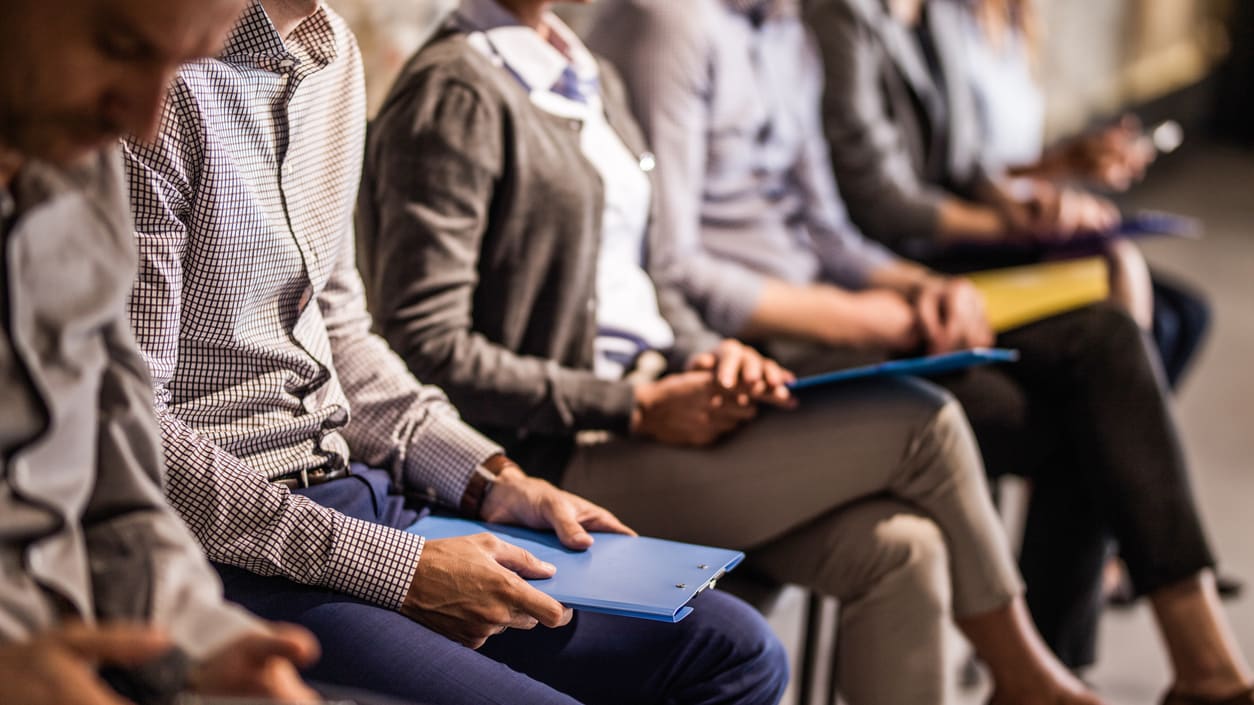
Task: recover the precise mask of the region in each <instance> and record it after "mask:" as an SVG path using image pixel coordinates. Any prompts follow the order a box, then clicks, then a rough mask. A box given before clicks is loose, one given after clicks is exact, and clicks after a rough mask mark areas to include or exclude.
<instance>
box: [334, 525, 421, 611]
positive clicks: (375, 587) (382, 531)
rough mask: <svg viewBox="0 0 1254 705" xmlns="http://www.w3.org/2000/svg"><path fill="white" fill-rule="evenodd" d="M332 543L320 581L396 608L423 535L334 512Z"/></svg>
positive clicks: (414, 567)
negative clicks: (323, 576) (329, 558)
mask: <svg viewBox="0 0 1254 705" xmlns="http://www.w3.org/2000/svg"><path fill="white" fill-rule="evenodd" d="M336 520H337V526H336V528H335V539H334V540H335V545H334V546H333V547H332V549H331V560H330V562H329V563H328V565H327V569H326V572H325V573H324V575H325V579H324V581H323V583H324V585H325V586H326V587H328V588H330V589H332V590H337V591H339V592H343V593H347V594H349V595H352V596H353V597H356V598H359V599H362V600H365V601H367V602H370V603H373V604H376V605H379V606H381V607H386V608H387V609H390V610H399V609H400V608H401V604H402V603H403V602H404V601H405V595H407V594H408V593H409V586H410V584H411V583H413V581H414V571H415V570H417V568H418V561H419V559H421V558H422V549H423V546H424V545H426V539H425V538H423V537H421V536H418V535H416V534H410V533H406V532H404V531H401V530H399V529H393V528H392V527H390V526H385V525H383V524H374V523H371V522H368V521H362V520H360V519H354V518H352V517H347V516H344V515H342V514H337V517H336Z"/></svg>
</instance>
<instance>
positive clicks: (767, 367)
mask: <svg viewBox="0 0 1254 705" xmlns="http://www.w3.org/2000/svg"><path fill="white" fill-rule="evenodd" d="M762 378H763V380H765V381H766V386H767V387H770V388H775V387H780V386H783V385H785V384H788V375H787V374H785V372H784V368H783V367H780V364H779V363H778V362H776V361H774V360H772V359H770V358H769V357H768V358H763V360H762Z"/></svg>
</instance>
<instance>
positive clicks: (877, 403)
mask: <svg viewBox="0 0 1254 705" xmlns="http://www.w3.org/2000/svg"><path fill="white" fill-rule="evenodd" d="M800 401H801V404H800V406H799V408H798V409H796V410H793V411H778V410H764V411H763V413H762V414H761V416H759V417H758V418H757V419H755V420H753V421H751V422H749V423H748V424H746V425H745V426H744V427H743V428H741V429H739V430H738V431H737V432H735V433H733V434H731V435H730V436H729V437H727V438H725V439H723V440H722V441H720V442H719V443H718V444H716V445H715V446H713V447H709V448H681V447H673V446H665V445H662V444H658V443H654V442H650V441H645V440H640V439H633V438H623V437H610V438H608V439H605V440H602V441H600V442H596V443H590V444H580V445H579V447H578V448H577V449H576V451H575V453H574V456H573V457H572V459H571V462H570V463H569V465H568V467H567V470H566V474H565V477H564V481H563V485H564V486H565V487H566V489H569V490H570V491H572V492H576V493H578V494H581V495H583V496H586V497H588V498H589V499H592V500H593V501H596V502H599V503H601V504H603V505H605V506H606V507H608V508H610V509H611V510H612V511H614V512H615V513H616V514H617V515H618V516H619V517H620V518H621V519H623V520H624V521H625V522H627V523H628V524H629V525H631V526H632V527H633V528H635V529H636V530H638V531H640V532H641V533H644V534H648V535H653V536H661V537H665V538H671V539H676V540H683V541H692V542H696V543H706V544H713V545H719V546H728V547H732V548H737V549H741V550H744V551H746V552H747V553H748V556H749V558H748V561H749V563H750V564H751V565H753V566H754V567H755V568H756V569H758V570H760V571H762V572H764V573H766V574H767V575H769V576H770V577H772V578H773V579H775V580H778V581H781V582H789V583H796V584H799V585H803V586H806V587H808V588H811V589H813V590H816V591H819V592H821V593H824V594H827V595H832V596H834V597H836V598H838V599H839V600H840V602H841V610H840V615H841V616H840V627H839V628H840V639H839V644H840V646H839V649H840V651H839V655H838V673H837V677H838V678H839V682H840V685H841V691H842V693H843V695H844V697H845V699H846V700H847V701H848V702H849V703H850V704H851V705H872V704H886V705H891V704H896V703H902V704H905V703H910V704H911V705H918V704H919V703H940V702H943V701H944V699H945V698H946V697H947V695H948V694H949V693H950V692H952V690H953V689H952V688H950V687H949V685H950V684H949V679H950V678H951V677H952V674H951V673H949V672H948V671H949V670H950V669H949V668H948V667H947V662H946V658H945V657H946V654H945V651H944V643H945V639H944V638H943V629H944V625H945V622H946V620H947V618H948V616H949V614H950V613H951V612H952V613H953V614H956V615H958V616H966V615H974V614H980V613H984V612H988V611H991V610H994V609H996V608H999V607H1002V606H1004V605H1005V604H1006V603H1007V602H1009V601H1010V600H1011V599H1013V598H1014V597H1015V596H1017V595H1018V594H1020V592H1021V591H1022V584H1021V582H1020V580H1019V577H1018V573H1017V571H1016V569H1015V565H1014V560H1013V557H1012V556H1011V553H1010V549H1009V547H1008V545H1007V542H1006V539H1005V536H1004V535H1003V532H1002V530H1001V525H1000V523H999V521H998V518H997V515H996V512H995V510H994V508H993V506H992V504H991V502H990V499H989V494H988V488H987V485H986V481H985V478H984V469H983V466H982V465H981V462H980V457H979V452H978V449H977V447H976V445H975V442H974V439H973V437H972V434H971V430H970V428H969V426H968V425H967V422H966V419H965V417H964V416H963V414H962V411H961V408H960V407H959V406H958V405H957V403H956V402H954V401H953V400H952V399H951V398H950V397H948V396H947V395H946V394H945V393H944V392H942V391H940V390H938V389H937V388H935V387H933V386H931V385H929V384H927V383H924V382H919V381H916V380H873V381H869V382H860V383H853V384H845V385H838V386H833V387H829V388H825V389H819V390H813V391H812V392H810V393H808V394H805V395H804V396H802V397H801V398H800Z"/></svg>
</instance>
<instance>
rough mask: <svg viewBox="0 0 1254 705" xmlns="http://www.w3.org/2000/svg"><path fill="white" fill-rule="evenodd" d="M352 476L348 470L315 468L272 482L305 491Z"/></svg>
mask: <svg viewBox="0 0 1254 705" xmlns="http://www.w3.org/2000/svg"><path fill="white" fill-rule="evenodd" d="M350 474H351V473H350V472H349V471H348V468H314V469H312V470H301V471H300V474H299V475H290V476H288V477H280V478H278V479H276V480H272V482H274V484H276V485H283V486H285V487H287V488H288V489H293V490H303V489H305V488H306V487H313V486H314V485H321V484H323V483H326V482H330V481H332V480H338V479H340V478H343V477H348V476H349V475H350Z"/></svg>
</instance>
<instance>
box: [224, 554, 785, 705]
mask: <svg viewBox="0 0 1254 705" xmlns="http://www.w3.org/2000/svg"><path fill="white" fill-rule="evenodd" d="M217 567H218V571H219V573H220V574H221V575H222V577H223V583H224V585H225V587H226V594H227V597H228V598H229V599H231V600H233V601H236V602H238V603H240V604H242V605H243V606H244V607H246V608H247V609H249V610H251V611H253V612H255V613H257V614H259V615H260V616H262V617H264V618H266V619H271V620H277V621H285V622H293V623H296V624H300V625H302V626H304V627H305V628H307V629H309V630H310V631H312V632H313V633H314V635H315V636H316V637H317V638H318V640H319V642H320V643H321V644H322V651H323V653H322V658H321V659H320V660H319V662H318V663H317V664H315V665H314V666H313V667H311V668H310V669H309V670H308V671H307V676H308V677H309V678H310V679H311V680H314V681H319V682H325V683H330V684H333V685H338V686H347V687H351V688H358V689H361V690H366V691H371V692H377V693H382V694H384V695H388V696H392V697H397V698H405V699H408V700H412V701H415V702H422V703H425V704H428V705H445V704H447V705H463V704H464V705H478V704H482V705H489V704H492V705H497V704H499V705H506V704H509V705H531V704H533V703H534V704H536V705H541V704H543V705H550V704H552V705H574V704H575V703H578V702H589V703H623V704H624V705H626V704H627V703H647V702H662V701H664V700H665V699H666V697H668V696H673V695H675V694H676V691H680V692H682V693H683V700H684V701H685V702H711V703H713V702H746V703H752V702H762V703H768V702H774V700H773V699H771V698H769V697H767V696H765V695H764V693H768V692H772V691H775V690H778V691H780V692H782V689H783V685H784V683H785V682H786V680H787V674H786V672H781V673H780V674H778V678H779V681H778V684H777V687H776V686H774V685H769V684H765V685H764V684H763V683H761V682H758V681H756V680H755V679H754V676H756V675H758V674H755V673H746V675H747V676H749V680H747V681H746V682H737V681H736V680H734V679H709V680H703V679H702V678H701V674H710V673H715V672H729V671H735V668H736V666H737V665H738V664H740V663H743V662H745V661H747V660H751V659H754V658H757V657H758V656H759V655H760V653H761V652H763V651H766V652H771V651H773V650H776V649H778V648H779V646H778V644H777V643H776V642H774V641H773V640H772V639H771V638H770V636H769V632H767V631H766V630H764V629H762V628H761V626H760V625H761V621H760V617H758V616H757V614H756V613H754V612H753V611H752V609H751V608H750V607H749V606H748V605H745V604H744V603H742V602H740V601H739V600H736V599H734V598H731V597H729V596H727V595H724V594H722V593H718V592H716V591H713V592H708V593H704V594H702V595H699V596H698V597H697V599H696V600H695V601H694V603H693V606H694V607H695V608H696V609H695V610H694V611H693V613H692V614H691V615H690V616H689V617H688V618H687V619H685V620H684V621H682V622H680V623H678V624H666V623H661V622H652V621H648V620H639V619H630V618H625V617H612V616H608V615H600V614H594V613H586V612H578V613H576V615H575V617H574V619H573V620H572V621H571V623H570V624H569V625H567V626H565V627H562V628H559V629H546V628H544V627H538V628H536V629H534V630H530V631H514V630H510V631H507V632H505V633H504V634H502V635H499V636H496V637H493V638H492V639H489V640H488V643H487V644H486V645H485V646H484V647H483V648H481V649H480V650H478V651H474V650H471V649H469V648H466V647H464V646H462V645H461V644H458V643H456V642H453V641H451V640H449V639H447V638H445V637H444V636H442V635H440V634H437V633H435V632H433V631H431V630H430V629H427V628H426V627H424V626H422V625H420V624H417V623H415V622H413V621H411V620H409V619H408V618H406V617H404V616H403V615H401V614H400V613H398V612H394V611H392V610H388V609H384V608H382V607H378V606H376V605H371V604H368V603H365V602H362V601H361V600H357V599H356V598H353V597H350V596H348V595H344V594H342V593H337V592H334V591H330V590H325V589H321V588H313V587H308V586H303V585H298V584H296V583H293V582H291V581H289V580H286V579H283V578H277V577H263V576H258V575H255V574H253V573H249V572H246V571H243V570H241V569H238V568H232V567H225V566H217ZM776 660H777V661H778V662H779V663H780V664H781V665H782V663H783V659H782V656H778V657H777V658H776ZM738 692H743V693H755V692H757V693H758V698H759V699H758V700H752V699H750V700H743V701H741V700H737V699H736V697H735V695H736V694H737V693H738Z"/></svg>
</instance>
